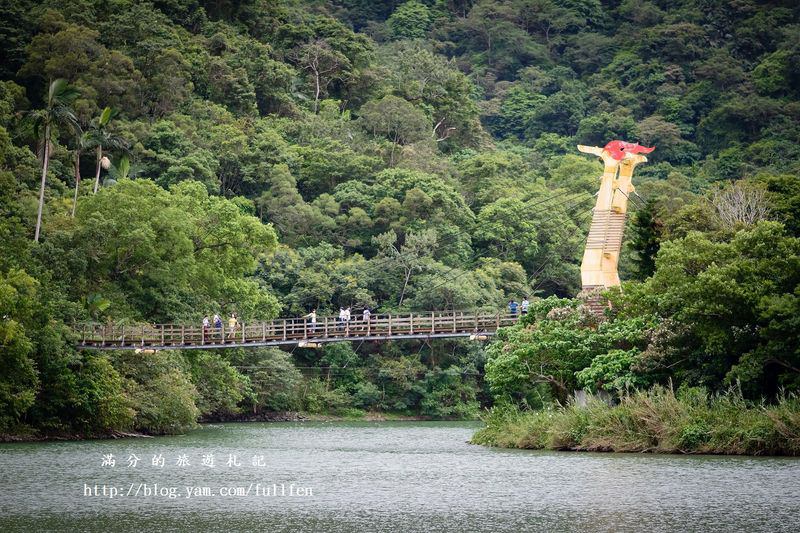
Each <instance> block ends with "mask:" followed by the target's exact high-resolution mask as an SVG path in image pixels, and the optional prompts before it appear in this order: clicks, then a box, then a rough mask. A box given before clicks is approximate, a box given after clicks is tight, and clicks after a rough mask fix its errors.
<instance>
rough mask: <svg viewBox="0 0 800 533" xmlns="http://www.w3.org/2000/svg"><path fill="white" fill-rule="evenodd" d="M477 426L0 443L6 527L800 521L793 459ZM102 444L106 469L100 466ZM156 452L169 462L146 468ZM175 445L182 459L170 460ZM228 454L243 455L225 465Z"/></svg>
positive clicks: (679, 526)
mask: <svg viewBox="0 0 800 533" xmlns="http://www.w3.org/2000/svg"><path fill="white" fill-rule="evenodd" d="M477 427H479V426H478V424H473V423H460V422H459V423H449V422H375V423H367V422H364V423H347V422H331V423H285V424H258V423H248V424H222V425H209V426H204V427H203V428H201V429H199V430H197V431H193V432H191V433H189V434H187V435H184V436H177V437H159V438H153V439H122V440H113V441H82V442H50V443H33V444H3V445H0V490H1V492H0V531H18V530H19V531H77V530H81V531H109V530H113V531H149V530H152V531H178V530H181V531H188V530H195V531H234V530H249V531H256V530H258V531H334V532H338V531H341V532H351V531H397V532H401V531H431V530H437V531H459V532H460V531H576V530H582V531H587V530H588V531H620V530H629V531H642V530H648V531H675V530H681V531H790V530H792V531H796V530H797V529H798V525H799V524H800V518H798V517H799V516H800V514H798V513H800V461H798V460H796V459H792V458H753V457H717V456H674V455H670V456H664V455H638V454H637V455H633V454H586V453H555V452H533V451H521V450H497V449H489V448H484V447H480V446H472V445H469V444H467V442H466V441H467V440H469V438H470V436H471V435H472V433H473V432H474V431H475V429H476V428H477ZM108 454H112V455H113V457H114V460H115V466H113V467H110V466H103V465H102V462H103V457H104V455H108ZM209 454H212V455H213V463H214V466H213V467H212V466H210V464H209V463H210V460H209V458H208V457H207V456H208V455H209ZM132 455H135V456H136V457H138V459H139V461H138V463H137V464H136V466H135V467H130V466H128V464H129V461H128V459H129V458H130V459H133V458H132V457H131V456H132ZM159 455H160V456H163V458H164V466H163V467H161V466H157V465H153V457H154V456H156V457H158V456H159ZM184 455H185V460H186V461H188V464H183V465H179V464H178V462H179V460H180V459H182V458H183V457H182V456H184ZM204 456H206V457H205V458H206V463H207V464H206V465H203V464H202V463H203V458H204ZM232 456H235V460H236V462H238V466H236V464H235V463H233V464H231V466H228V464H227V463H228V461H229V460H232V459H234V458H233V457H232ZM104 487H105V489H106V495H105V496H104V495H103V488H104ZM187 487H190V492H191V495H192V497H189V498H187ZM298 487H300V488H302V492H301V494H300V495H298V494H297V492H298V491H297V488H298ZM112 488H115V489H116V493H112V490H111V489H112ZM137 492H138V494H137ZM242 492H244V494H241V493H242ZM276 492H277V494H276ZM170 493H171V494H172V495H173V497H170ZM195 493H198V495H194V494H195ZM203 493H205V495H202V494H203ZM290 493H291V494H290ZM112 496H113V497H112Z"/></svg>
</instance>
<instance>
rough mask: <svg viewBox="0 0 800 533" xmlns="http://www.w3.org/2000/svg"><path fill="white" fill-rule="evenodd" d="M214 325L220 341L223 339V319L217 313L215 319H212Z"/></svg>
mask: <svg viewBox="0 0 800 533" xmlns="http://www.w3.org/2000/svg"><path fill="white" fill-rule="evenodd" d="M212 322H213V323H214V328H215V329H216V330H217V332H218V333H219V337H220V339H221V338H222V317H220V316H219V315H218V314H217V313H214V318H213V319H212Z"/></svg>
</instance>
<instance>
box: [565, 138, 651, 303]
mask: <svg viewBox="0 0 800 533" xmlns="http://www.w3.org/2000/svg"><path fill="white" fill-rule="evenodd" d="M654 149H655V147H653V148H647V147H645V146H640V145H639V144H637V143H627V142H624V141H611V142H609V143H608V144H606V145H605V146H604V147H603V148H600V147H599V146H582V145H578V150H580V151H581V152H583V153H586V154H592V155H596V156H597V157H599V158H600V159H601V160H602V161H603V165H604V169H603V176H602V178H601V179H600V190H599V191H598V192H597V201H596V202H595V206H594V209H593V210H592V225H591V227H590V228H589V235H588V237H587V238H586V248H585V250H584V252H583V262H582V263H581V285H582V288H583V290H584V291H591V290H593V289H603V288H608V287H616V286H618V285H619V284H620V283H619V272H618V271H617V266H618V264H619V255H620V252H621V251H622V236H623V233H624V231H625V221H626V219H627V216H628V199H629V198H628V195H630V194H631V193H633V192H634V191H635V188H634V186H633V183H632V178H633V170H634V169H635V168H636V165H638V164H640V163H644V162H646V161H647V157H645V156H644V155H642V154H643V153H645V154H649V153H650V152H652V151H653V150H654Z"/></svg>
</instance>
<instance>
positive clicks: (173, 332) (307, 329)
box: [76, 311, 517, 348]
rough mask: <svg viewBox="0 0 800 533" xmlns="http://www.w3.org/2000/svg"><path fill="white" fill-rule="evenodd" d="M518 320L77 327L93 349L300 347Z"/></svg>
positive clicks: (466, 330)
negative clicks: (289, 344) (297, 344)
mask: <svg viewBox="0 0 800 533" xmlns="http://www.w3.org/2000/svg"><path fill="white" fill-rule="evenodd" d="M516 320H517V317H516V316H512V315H509V314H505V313H499V312H481V311H455V312H453V311H445V312H439V311H431V312H417V313H399V314H397V313H395V314H375V315H372V316H371V317H370V319H369V320H364V319H363V318H362V317H361V316H358V317H355V318H352V319H351V320H349V321H347V322H342V321H339V320H338V319H337V318H336V317H320V318H319V319H318V320H317V322H316V324H312V323H311V322H310V321H309V320H308V319H305V318H285V319H277V320H272V321H268V322H267V321H259V322H246V321H244V322H241V323H239V324H237V326H236V327H235V328H229V327H228V326H227V325H225V324H223V326H222V327H220V328H216V327H213V326H212V327H208V328H203V327H202V325H194V324H134V325H131V324H127V325H125V324H96V323H86V324H80V325H78V326H77V327H76V329H77V333H78V334H79V335H80V344H81V345H83V346H96V347H109V348H110V347H115V346H119V347H136V346H142V347H146V346H163V347H169V346H174V347H190V346H208V345H230V344H236V345H241V344H259V343H262V344H263V343H281V342H299V341H302V340H307V341H313V340H324V339H335V338H360V337H364V338H375V337H379V338H391V337H404V336H427V335H440V336H442V335H447V334H451V335H458V334H470V333H480V332H492V331H495V330H497V329H498V328H499V327H503V326H509V325H511V324H513V323H514V322H516Z"/></svg>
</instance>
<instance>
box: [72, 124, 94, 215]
mask: <svg viewBox="0 0 800 533" xmlns="http://www.w3.org/2000/svg"><path fill="white" fill-rule="evenodd" d="M93 147H94V145H93V143H92V139H91V137H90V135H89V134H88V133H87V132H81V131H78V132H76V135H75V198H73V199H72V217H73V218H74V217H75V209H76V208H77V207H78V188H79V187H80V184H81V155H82V154H83V152H84V151H85V150H88V149H89V148H93Z"/></svg>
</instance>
